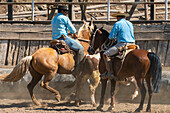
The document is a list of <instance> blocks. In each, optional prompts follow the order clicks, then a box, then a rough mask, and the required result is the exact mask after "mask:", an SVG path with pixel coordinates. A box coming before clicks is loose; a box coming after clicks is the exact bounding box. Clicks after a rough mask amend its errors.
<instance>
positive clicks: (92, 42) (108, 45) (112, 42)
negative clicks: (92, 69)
mask: <svg viewBox="0 0 170 113" xmlns="http://www.w3.org/2000/svg"><path fill="white" fill-rule="evenodd" d="M98 30H99V29H96V30H95V32H94V34H93V37H92V41H91V42H90V44H89V48H90V50H91V51H92V52H94V54H98V53H100V52H102V51H106V50H108V49H109V48H110V47H111V46H112V45H113V44H114V42H115V40H112V41H109V42H108V40H106V41H105V42H104V43H103V44H102V46H101V49H100V50H97V51H96V50H95V49H94V38H95V36H96V33H97V31H98Z"/></svg>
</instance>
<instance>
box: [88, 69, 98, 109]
mask: <svg viewBox="0 0 170 113" xmlns="http://www.w3.org/2000/svg"><path fill="white" fill-rule="evenodd" d="M99 81H100V77H99V71H98V70H97V71H94V72H93V74H92V76H90V85H89V89H90V98H91V102H92V105H93V107H96V106H97V105H96V102H95V90H96V88H97V86H98V84H99Z"/></svg>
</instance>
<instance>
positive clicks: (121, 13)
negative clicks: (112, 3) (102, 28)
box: [112, 11, 129, 17]
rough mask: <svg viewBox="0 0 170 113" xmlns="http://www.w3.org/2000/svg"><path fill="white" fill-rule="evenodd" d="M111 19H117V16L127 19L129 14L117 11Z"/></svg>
mask: <svg viewBox="0 0 170 113" xmlns="http://www.w3.org/2000/svg"><path fill="white" fill-rule="evenodd" d="M112 16H113V17H117V16H125V17H128V16H129V14H128V13H125V12H124V11H119V12H118V13H115V14H113V15H112Z"/></svg>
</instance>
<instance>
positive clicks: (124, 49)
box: [113, 43, 139, 60]
mask: <svg viewBox="0 0 170 113" xmlns="http://www.w3.org/2000/svg"><path fill="white" fill-rule="evenodd" d="M134 49H139V45H136V44H135V43H133V44H127V45H126V46H124V47H120V48H118V51H119V53H118V54H116V55H114V56H113V57H117V58H119V59H120V60H122V59H124V58H125V56H126V55H127V54H128V53H129V52H130V51H132V50H134Z"/></svg>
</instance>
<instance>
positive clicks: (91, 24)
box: [89, 18, 93, 26]
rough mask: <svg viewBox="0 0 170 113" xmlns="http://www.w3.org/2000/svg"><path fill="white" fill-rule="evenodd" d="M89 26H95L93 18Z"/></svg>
mask: <svg viewBox="0 0 170 113" xmlns="http://www.w3.org/2000/svg"><path fill="white" fill-rule="evenodd" d="M89 26H93V19H92V18H91V22H90V23H89Z"/></svg>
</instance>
